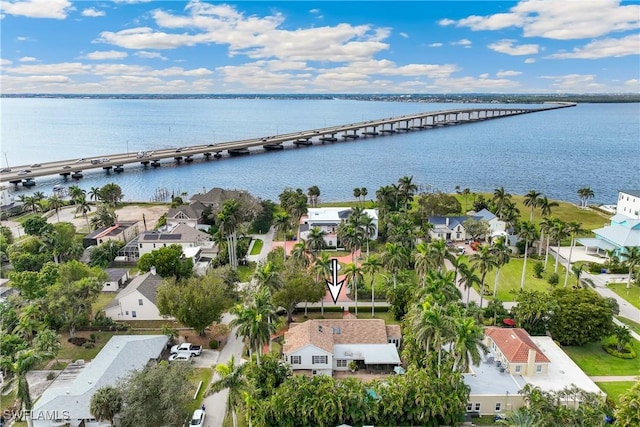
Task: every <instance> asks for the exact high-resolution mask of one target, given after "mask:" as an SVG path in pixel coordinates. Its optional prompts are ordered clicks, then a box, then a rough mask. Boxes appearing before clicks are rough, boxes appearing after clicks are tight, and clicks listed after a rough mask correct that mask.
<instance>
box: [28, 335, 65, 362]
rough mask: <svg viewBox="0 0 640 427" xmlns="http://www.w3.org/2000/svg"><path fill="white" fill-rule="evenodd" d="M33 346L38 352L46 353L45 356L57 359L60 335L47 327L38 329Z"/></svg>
mask: <svg viewBox="0 0 640 427" xmlns="http://www.w3.org/2000/svg"><path fill="white" fill-rule="evenodd" d="M33 348H34V349H35V350H36V352H38V353H39V354H46V355H47V357H52V358H56V360H57V356H58V352H59V351H60V335H58V334H57V333H56V332H55V331H54V330H52V329H49V328H44V329H40V330H39V331H38V333H37V335H36V337H35V338H34V339H33Z"/></svg>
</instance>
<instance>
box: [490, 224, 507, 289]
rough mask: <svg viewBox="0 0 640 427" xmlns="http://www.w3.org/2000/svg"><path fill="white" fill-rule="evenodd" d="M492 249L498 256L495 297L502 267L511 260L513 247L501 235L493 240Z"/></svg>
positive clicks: (494, 287) (494, 286)
mask: <svg viewBox="0 0 640 427" xmlns="http://www.w3.org/2000/svg"><path fill="white" fill-rule="evenodd" d="M491 251H492V252H493V254H494V256H495V257H496V281H495V284H494V285H493V297H494V298H496V296H497V294H498V282H499V281H500V268H501V267H502V266H504V265H505V264H508V263H509V261H510V260H511V249H510V248H509V246H507V245H506V243H505V239H504V237H499V238H497V239H496V240H494V242H493V246H492V247H491Z"/></svg>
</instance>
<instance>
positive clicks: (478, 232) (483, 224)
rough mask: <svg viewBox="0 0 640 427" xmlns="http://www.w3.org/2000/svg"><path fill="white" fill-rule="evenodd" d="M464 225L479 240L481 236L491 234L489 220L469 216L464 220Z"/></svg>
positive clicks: (474, 238) (473, 237)
mask: <svg viewBox="0 0 640 427" xmlns="http://www.w3.org/2000/svg"><path fill="white" fill-rule="evenodd" d="M462 226H463V227H464V230H465V231H466V232H467V234H468V235H469V236H471V238H472V239H473V240H478V239H479V238H480V237H486V236H487V234H489V230H490V229H491V227H490V226H489V223H488V222H487V221H485V220H484V219H479V220H478V219H475V218H468V219H466V220H464V222H463V223H462Z"/></svg>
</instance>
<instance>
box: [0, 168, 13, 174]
mask: <svg viewBox="0 0 640 427" xmlns="http://www.w3.org/2000/svg"><path fill="white" fill-rule="evenodd" d="M8 172H11V168H4V169H0V173H8Z"/></svg>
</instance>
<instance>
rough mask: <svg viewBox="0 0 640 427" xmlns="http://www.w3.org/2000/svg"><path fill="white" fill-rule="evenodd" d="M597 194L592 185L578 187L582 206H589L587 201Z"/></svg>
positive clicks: (584, 207)
mask: <svg viewBox="0 0 640 427" xmlns="http://www.w3.org/2000/svg"><path fill="white" fill-rule="evenodd" d="M594 196H595V193H594V192H593V190H592V189H591V187H582V188H579V189H578V197H580V207H581V208H582V209H586V208H587V201H588V200H589V199H591V198H592V197H594Z"/></svg>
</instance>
